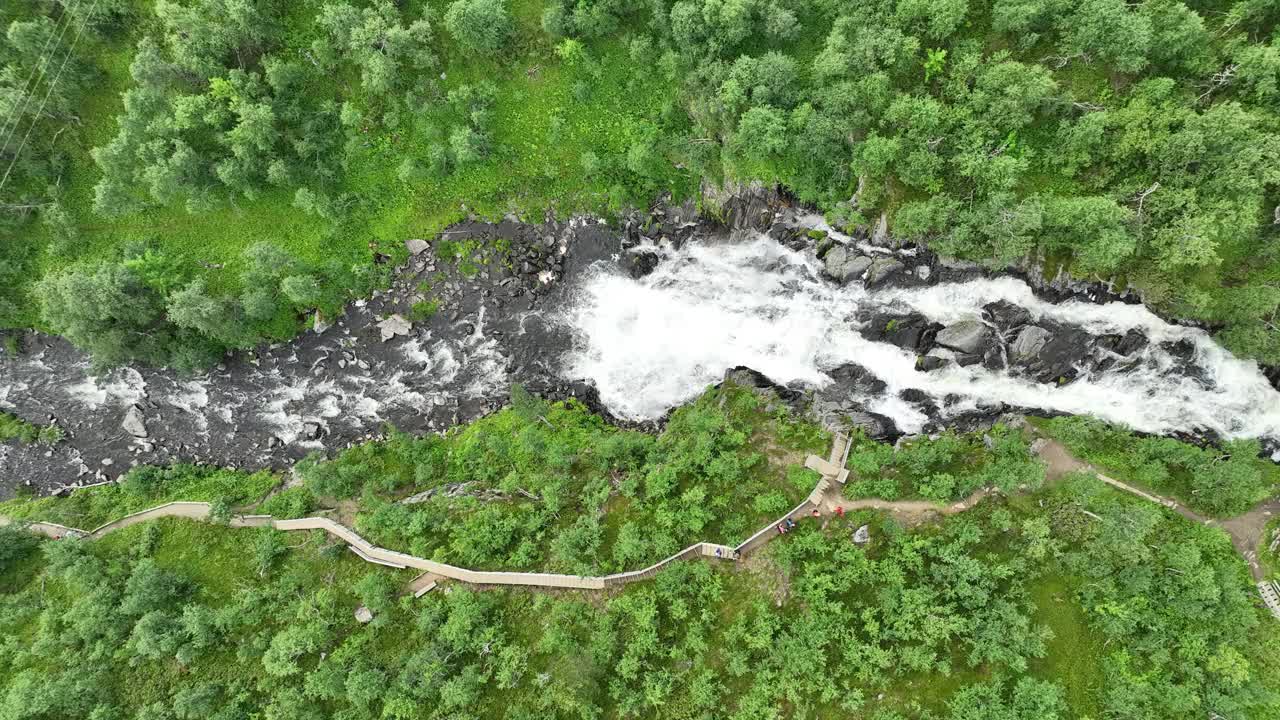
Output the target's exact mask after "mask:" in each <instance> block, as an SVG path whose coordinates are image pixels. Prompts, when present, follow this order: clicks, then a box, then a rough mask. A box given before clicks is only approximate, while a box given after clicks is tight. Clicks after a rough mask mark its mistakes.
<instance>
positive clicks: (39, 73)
mask: <svg viewBox="0 0 1280 720" xmlns="http://www.w3.org/2000/svg"><path fill="white" fill-rule="evenodd" d="M81 2H83V0H81ZM68 7H70V6H68ZM63 19H65V20H66V22H65V23H63V22H62V21H63ZM72 22H73V19H72V17H71V13H70V12H69V11H64V12H63V13H62V17H59V18H58V20H57V22H55V23H54V26H53V30H52V31H50V33H49V36H48V37H46V38H45V39H44V47H42V48H40V52H39V53H38V54H37V56H36V57H37V60H36V65H35V67H33V68H31V75H30V76H28V77H27V80H26V82H24V83H23V84H22V90H21V91H20V92H19V94H18V97H19V98H20V100H19V103H16V104H15V105H14V110H13V116H12V117H9V118H5V121H4V126H3V127H0V132H3V133H4V134H5V138H4V142H0V153H3V152H4V151H5V150H6V149H8V147H9V141H10V140H12V139H13V136H14V133H16V132H17V130H18V126H19V125H21V124H22V116H23V113H25V112H26V109H27V105H28V104H29V103H30V102H31V98H33V97H35V94H36V88H37V87H39V86H40V80H41V78H43V77H44V75H45V71H46V69H47V68H48V67H49V61H50V60H51V59H52V58H53V52H56V50H57V48H56V46H57V45H60V44H62V38H63V36H64V35H66V32H67V28H69V27H71V23H72ZM59 24H61V25H62V29H61V31H59V30H58V25H59ZM55 37H56V38H57V40H54V38H55ZM50 44H53V45H54V46H55V48H54V51H53V52H51V51H50V50H49V45H50ZM11 120H12V121H13V126H12V127H10V126H9V122H10V121H11ZM3 128H9V129H8V130H4V129H3Z"/></svg>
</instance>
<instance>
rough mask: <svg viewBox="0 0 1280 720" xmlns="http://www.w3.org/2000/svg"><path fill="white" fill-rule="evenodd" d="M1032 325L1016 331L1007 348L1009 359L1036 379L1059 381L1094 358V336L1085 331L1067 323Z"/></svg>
mask: <svg viewBox="0 0 1280 720" xmlns="http://www.w3.org/2000/svg"><path fill="white" fill-rule="evenodd" d="M1045 324H1046V323H1044V322H1043V321H1042V322H1041V324H1040V325H1032V326H1028V327H1026V328H1024V329H1023V330H1022V332H1020V333H1018V337H1017V338H1016V339H1015V340H1014V342H1013V345H1012V346H1011V347H1010V349H1009V360H1010V362H1011V363H1012V364H1013V365H1014V366H1016V367H1020V368H1023V370H1024V372H1025V373H1026V374H1027V375H1029V376H1031V377H1034V378H1035V379H1036V380H1038V381H1039V382H1043V383H1056V384H1059V385H1060V384H1063V383H1066V382H1070V381H1072V380H1074V379H1075V378H1076V376H1078V375H1079V374H1080V369H1081V368H1082V367H1089V366H1091V364H1092V363H1093V362H1094V346H1095V343H1096V339H1095V338H1094V336H1092V335H1090V334H1089V332H1088V331H1086V330H1084V329H1081V328H1078V327H1073V326H1070V325H1058V324H1056V323H1055V324H1051V325H1049V326H1048V327H1044V326H1045Z"/></svg>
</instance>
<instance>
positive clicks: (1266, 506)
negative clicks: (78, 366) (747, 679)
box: [0, 434, 1280, 618]
mask: <svg viewBox="0 0 1280 720" xmlns="http://www.w3.org/2000/svg"><path fill="white" fill-rule="evenodd" d="M1033 448H1034V450H1035V452H1036V453H1037V455H1038V456H1039V457H1040V458H1041V459H1042V460H1044V462H1045V466H1046V467H1045V473H1046V480H1047V481H1048V482H1056V481H1057V480H1059V479H1061V478H1062V477H1063V476H1065V475H1067V474H1069V473H1072V472H1077V471H1086V472H1090V473H1093V474H1094V475H1096V476H1097V477H1098V479H1099V480H1101V481H1102V482H1104V483H1106V484H1108V485H1110V486H1112V487H1114V488H1116V489H1118V490H1121V491H1124V492H1127V493H1130V494H1132V495H1135V496H1137V497H1140V498H1142V499H1144V500H1147V501H1149V502H1153V503H1155V504H1158V505H1161V506H1163V507H1166V508H1168V509H1170V510H1173V511H1174V512H1177V513H1178V514H1179V515H1181V516H1183V517H1185V518H1187V519H1188V520H1192V521H1193V522H1197V523H1201V524H1204V525H1209V526H1212V527H1220V528H1222V529H1223V530H1224V531H1226V532H1227V534H1228V535H1229V536H1230V537H1231V542H1232V544H1233V545H1234V547H1235V548H1236V550H1237V551H1238V552H1239V553H1240V555H1241V556H1242V557H1243V558H1244V560H1245V563H1246V564H1247V565H1248V566H1249V570H1250V572H1251V573H1252V575H1253V578H1254V581H1255V582H1256V583H1258V588H1259V592H1260V594H1261V595H1262V596H1263V598H1264V600H1267V599H1268V598H1270V599H1271V600H1276V598H1277V594H1276V593H1275V591H1274V590H1275V589H1274V588H1273V587H1272V586H1271V584H1270V583H1267V582H1264V579H1263V572H1262V567H1261V565H1260V564H1259V563H1258V557H1257V548H1258V546H1259V543H1260V542H1261V541H1262V535H1263V533H1264V532H1265V529H1266V524H1267V522H1268V521H1269V520H1270V519H1271V517H1273V516H1274V514H1275V513H1276V512H1280V498H1276V499H1272V500H1269V501H1267V502H1265V503H1262V504H1260V505H1259V506H1257V507H1255V508H1253V509H1252V510H1250V511H1249V512H1247V513H1244V514H1242V515H1239V516H1236V517H1233V518H1228V519H1225V520H1216V519H1212V518H1206V517H1204V516H1202V515H1200V514H1198V513H1196V512H1195V511H1193V510H1191V509H1190V508H1187V507H1186V506H1185V505H1183V504H1181V503H1179V502H1177V501H1176V500H1172V499H1169V498H1165V497H1160V496H1158V495H1153V494H1151V493H1148V492H1146V491H1143V490H1141V489H1139V488H1136V487H1133V486H1132V485H1129V484H1127V483H1124V482H1121V481H1119V480H1115V479H1114V478H1110V477H1107V476H1105V475H1103V474H1101V473H1099V472H1098V471H1097V469H1096V468H1093V467H1092V466H1090V465H1088V464H1086V463H1083V462H1081V461H1080V460H1078V459H1077V458H1075V457H1074V456H1073V455H1072V454H1071V453H1070V451H1068V450H1067V449H1066V447H1064V446H1063V445H1062V444H1061V443H1059V442H1057V441H1056V440H1050V439H1047V438H1040V439H1038V440H1037V441H1036V442H1035V444H1034V446H1033ZM849 451H850V442H849V439H848V438H847V437H846V436H845V435H843V434H837V435H836V437H835V438H834V441H833V443H832V448H831V452H830V454H829V455H828V457H827V458H819V457H817V456H816V455H810V456H809V457H808V458H807V459H806V460H805V466H806V467H808V468H810V469H813V470H815V471H817V472H818V473H819V474H820V475H821V479H820V480H819V481H818V482H817V484H816V485H815V486H814V488H813V491H812V492H811V493H810V494H809V496H808V497H807V498H806V499H805V500H804V501H803V502H801V503H800V504H799V505H797V506H796V507H794V508H792V509H791V511H789V512H788V513H787V514H785V515H783V516H782V517H780V518H778V519H777V520H774V521H772V522H770V523H769V524H767V525H765V526H764V527H762V528H761V529H760V530H758V531H757V532H756V533H754V534H753V535H751V536H750V537H748V538H747V539H746V540H744V541H743V542H742V543H740V544H738V545H737V546H734V547H730V546H727V545H720V544H717V543H711V542H697V543H694V544H693V545H690V546H689V547H687V548H685V549H684V550H681V551H680V552H678V553H676V554H674V555H672V556H671V557H668V558H666V559H664V560H661V561H659V562H657V563H654V564H653V565H650V566H649V567H646V568H643V569H640V570H633V571H630V572H622V573H615V574H613V575H603V576H586V575H563V574H556V573H527V572H493V571H483V570H472V569H469V568H462V567H457V566H454V565H449V564H446V563H441V562H436V561H434V560H428V559H426V558H420V557H416V556H414V555H409V554H406V553H401V552H397V551H394V550H388V549H386V548H381V547H378V546H376V545H373V544H372V543H370V542H369V541H367V540H365V539H364V538H363V537H361V536H360V535H359V534H357V533H356V532H355V531H354V530H352V529H351V528H349V527H346V526H345V525H342V524H340V523H338V522H335V521H333V520H331V519H329V518H325V517H309V518H299V519H294V520H279V519H276V518H273V517H271V516H270V515H235V516H233V517H232V518H231V520H230V521H229V525H230V526H231V527H237V528H242V527H273V528H276V529H277V530H282V531H309V530H322V531H324V532H326V533H328V534H329V535H330V536H332V537H334V538H336V539H338V540H340V541H342V542H343V543H345V544H346V545H347V546H348V547H349V548H350V549H351V551H352V552H353V553H355V554H356V555H357V556H359V557H360V558H361V559H362V560H364V561H366V562H369V563H374V564H378V565H384V566H388V567H393V568H416V569H418V570H421V571H422V574H421V575H419V576H418V577H417V578H416V579H415V580H414V581H413V582H412V583H411V585H410V587H409V590H410V591H411V592H413V594H415V595H418V596H421V595H422V594H425V593H426V592H429V591H430V590H431V589H433V588H435V587H436V585H437V583H438V582H439V581H440V580H445V579H449V580H455V581H458V582H463V583H468V584H472V585H488V586H493V585H508V586H528V587H538V588H555V589H578V590H604V589H607V588H611V587H617V586H620V585H626V584H628V583H632V582H638V581H642V580H647V579H649V578H651V577H653V576H654V575H656V574H657V573H658V571H660V570H661V569H662V568H664V567H666V566H667V565H668V564H670V563H673V562H676V561H680V560H688V559H694V558H708V559H716V560H721V561H728V562H736V561H738V560H740V559H741V558H742V557H744V556H745V555H747V554H749V553H751V552H754V551H755V550H757V549H759V548H760V547H762V546H764V545H765V544H767V543H768V542H770V541H771V540H773V539H774V538H776V537H779V536H780V533H779V532H778V530H777V529H778V528H779V527H780V526H783V525H785V524H786V523H787V522H788V521H789V520H790V521H797V520H802V519H804V518H824V517H830V516H832V515H835V514H836V513H837V510H839V511H840V512H849V511H854V510H883V511H885V512H889V513H892V514H894V515H895V517H897V518H898V519H899V520H900V521H902V522H904V524H907V525H915V524H919V523H921V522H924V521H927V520H930V519H933V518H934V517H936V516H941V515H954V514H957V513H961V512H964V511H966V510H968V509H970V508H972V507H973V506H975V505H976V504H978V503H979V502H981V501H982V499H983V498H985V497H987V496H988V495H991V494H993V493H994V492H995V491H994V490H993V489H990V488H984V489H981V490H978V491H976V492H974V493H973V494H972V495H970V496H969V497H967V498H964V499H963V500H960V501H957V502H953V503H949V504H942V503H933V502H928V501H924V500H893V501H890V500H881V499H877V498H854V499H849V498H846V497H844V494H843V485H844V481H845V480H847V478H848V475H849V471H848V470H847V469H846V464H847V460H848V456H849ZM211 510H212V508H211V506H210V504H209V503H204V502H172V503H167V504H165V505H161V506H158V507H154V508H150V509H148V510H143V511H142V512H138V513H134V514H132V515H129V516H126V517H123V518H121V519H119V520H115V521H113V522H110V523H107V524H106V525H103V526H101V527H98V528H95V529H93V530H81V529H78V528H70V527H66V526H64V525H58V524H56V523H49V522H30V523H21V522H19V521H16V520H13V519H10V518H6V517H4V516H0V526H5V525H11V524H21V525H23V527H25V528H26V529H27V530H29V531H31V532H34V533H37V534H40V535H44V536H46V537H49V538H53V539H61V538H68V537H71V538H85V539H97V538H101V537H103V536H105V535H107V534H109V533H112V532H115V531H117V530H122V529H124V528H127V527H130V526H133V525H137V524H139V523H142V522H147V521H150V520H155V519H159V518H183V519H188V520H197V521H209V519H210V514H211ZM1269 591H1270V594H1268V593H1269ZM1267 605H1268V607H1269V608H1270V609H1271V610H1272V613H1273V614H1275V615H1276V617H1277V618H1280V600H1276V601H1275V602H1271V601H1268V602H1267Z"/></svg>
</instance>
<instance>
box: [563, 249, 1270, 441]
mask: <svg viewBox="0 0 1280 720" xmlns="http://www.w3.org/2000/svg"><path fill="white" fill-rule="evenodd" d="M997 300H1006V301H1008V302H1011V303H1014V304H1016V305H1019V306H1021V307H1023V308H1026V309H1027V310H1028V311H1030V313H1031V314H1032V316H1033V317H1034V318H1037V319H1039V318H1048V319H1052V320H1055V321H1058V322H1061V323H1066V324H1071V325H1075V326H1078V327H1081V328H1083V329H1085V330H1087V331H1088V332H1090V333H1093V334H1103V333H1123V332H1126V331H1127V330H1130V329H1136V330H1139V331H1141V332H1142V333H1143V334H1145V335H1146V336H1147V337H1148V338H1149V339H1150V340H1151V341H1152V342H1153V343H1160V342H1165V341H1177V340H1187V341H1190V343H1191V344H1192V346H1193V347H1194V348H1195V357H1194V359H1193V362H1195V364H1196V365H1197V366H1199V367H1200V368H1202V369H1203V371H1204V372H1203V373H1202V375H1203V379H1197V378H1194V377H1189V376H1185V375H1180V374H1178V373H1176V372H1171V368H1172V367H1173V366H1174V364H1175V358H1173V357H1172V356H1171V355H1169V354H1168V353H1167V352H1165V351H1164V350H1163V349H1161V348H1160V347H1159V346H1158V345H1155V344H1153V345H1151V346H1149V347H1148V348H1147V349H1145V350H1144V351H1142V356H1141V361H1140V362H1139V363H1138V365H1137V367H1135V368H1134V369H1132V370H1128V371H1125V372H1103V373H1096V374H1088V373H1086V374H1084V375H1082V376H1081V377H1079V378H1078V379H1077V380H1075V381H1074V382H1072V383H1069V384H1066V385H1063V386H1057V385H1051V384H1042V383H1037V382H1035V381H1033V380H1029V379H1025V378H1020V377H1015V376H1012V375H1009V374H1007V373H1005V372H1004V371H991V370H988V369H986V368H983V367H982V366H980V365H977V366H969V367H958V366H947V367H945V368H942V369H939V370H935V371H933V372H922V371H919V370H917V369H916V364H915V363H916V357H915V354H914V353H912V352H909V351H907V350H903V349H901V348H898V347H896V346H893V345H890V344H887V343H880V342H873V341H869V340H866V339H864V338H863V337H862V336H861V335H860V334H859V333H858V327H859V326H860V325H861V323H862V322H863V321H864V320H865V319H866V318H867V317H868V315H869V313H870V312H871V311H873V310H877V309H886V308H896V309H899V310H902V311H915V312H918V313H920V314H922V315H924V316H926V317H928V318H929V319H931V320H935V321H937V322H941V323H944V324H945V323H948V322H953V321H955V320H960V319H964V318H976V317H979V316H980V314H981V312H982V310H981V309H982V306H983V305H985V304H987V303H990V302H994V301H997ZM561 320H562V321H563V322H565V323H566V324H567V325H568V326H569V327H570V328H571V329H572V330H573V332H574V334H575V337H576V338H577V343H576V347H575V348H574V350H573V351H572V352H571V353H570V355H569V357H568V358H567V363H566V364H567V372H568V374H569V375H571V376H573V377H576V378H586V379H590V380H592V381H593V382H594V383H595V384H596V387H597V389H598V390H599V392H600V396H601V400H602V401H603V402H604V403H605V404H606V405H607V406H608V407H609V408H610V410H611V411H613V412H614V413H615V414H617V415H619V416H622V417H626V418H630V419H651V418H656V417H659V416H661V415H662V414H663V413H665V412H666V411H667V410H668V409H670V408H672V407H675V406H677V405H679V404H681V403H683V402H686V401H688V400H690V399H691V398H693V397H695V396H697V395H698V394H699V393H700V392H702V390H703V389H705V388H706V387H707V386H708V385H710V384H712V383H715V382H717V381H719V379H720V378H721V377H722V376H723V374H724V371H725V370H726V369H727V368H730V367H734V366H737V365H745V366H748V367H751V368H753V369H755V370H758V371H760V372H762V373H764V374H765V375H767V376H769V377H770V378H771V379H773V380H774V381H776V382H781V383H792V382H801V383H806V384H809V385H812V386H817V387H823V386H826V385H827V384H829V383H831V382H832V380H831V378H830V376H829V375H828V374H827V372H828V371H829V370H831V369H833V368H835V367H836V366H839V365H841V364H844V363H857V364H859V365H861V366H863V367H865V368H867V369H868V370H869V371H871V372H872V373H873V374H874V375H876V376H877V377H879V378H880V379H881V380H883V381H884V382H885V383H886V384H887V386H888V387H887V390H886V391H885V393H884V394H883V395H881V396H879V397H876V398H868V401H869V405H870V407H871V409H873V410H875V411H877V412H881V413H883V414H885V415H887V416H889V417H891V418H893V420H894V421H895V422H896V423H897V424H898V426H899V427H900V428H901V429H903V430H904V431H907V432H912V431H916V430H918V429H919V428H920V427H921V426H922V425H923V423H924V422H925V420H926V418H925V416H924V415H923V414H922V413H920V412H919V410H918V409H916V408H914V407H912V406H911V404H910V403H906V402H903V401H902V400H900V399H899V398H897V393H898V392H900V391H902V390H906V389H911V388H914V389H919V390H922V391H924V392H925V393H927V394H928V395H929V396H931V397H933V398H935V399H939V400H940V399H942V398H944V397H946V396H948V395H952V396H957V397H959V398H960V401H959V402H955V403H951V404H948V405H947V406H946V409H945V412H946V413H951V414H954V413H958V412H961V411H964V410H968V409H972V408H974V407H979V406H982V405H984V404H987V403H991V402H995V401H999V402H1004V403H1008V404H1010V405H1016V406H1023V407H1032V408H1040V409H1044V410H1051V411H1061V412H1067V413H1073V414H1090V415H1095V416H1097V417H1100V418H1103V419H1105V420H1109V421H1111V422H1116V423H1122V424H1125V425H1128V426H1130V427H1132V428H1135V429H1138V430H1142V431H1147V432H1156V433H1169V432H1173V431H1189V430H1197V429H1198V430H1209V431H1212V432H1215V433H1218V434H1220V435H1223V436H1225V437H1270V438H1280V393H1277V392H1276V391H1275V390H1274V389H1272V388H1271V386H1270V385H1269V384H1268V382H1267V380H1266V378H1264V377H1263V375H1262V373H1261V372H1260V371H1259V370H1258V367H1257V365H1256V363H1253V362H1251V361H1245V360H1241V359H1239V358H1236V357H1234V356H1232V355H1231V353H1229V352H1227V351H1226V350H1224V349H1223V348H1221V347H1220V346H1218V345H1217V344H1216V343H1214V342H1213V340H1212V339H1210V338H1209V336H1208V335H1207V334H1206V333H1205V332H1204V331H1202V330H1199V329H1196V328H1188V327H1182V326H1177V325H1171V324H1169V323H1167V322H1165V321H1164V320H1162V319H1160V318H1159V317H1157V316H1156V315H1154V314H1153V313H1151V312H1150V311H1149V310H1147V309H1146V308H1145V307H1143V306H1141V305H1128V304H1123V303H1109V304H1103V305H1096V304H1091V303H1084V302H1064V303H1061V304H1054V303H1050V302H1046V301H1043V300H1040V299H1039V298H1037V297H1036V296H1035V295H1034V293H1032V291H1031V288H1030V287H1028V286H1027V285H1026V283H1024V282H1023V281H1021V280H1018V279H1015V278H1009V277H1003V278H994V279H979V280H973V281H969V282H964V283H952V284H939V285H935V286H931V287H926V288H896V289H885V290H881V291H875V290H870V291H869V290H867V289H866V288H865V287H863V286H862V285H861V284H859V283H851V284H849V285H845V286H838V285H835V284H834V283H830V282H828V281H825V280H823V279H821V277H820V275H819V265H818V261H817V260H816V259H815V258H813V257H812V256H811V255H808V254H803V253H798V252H793V251H791V250H788V249H786V248H785V247H783V246H781V245H780V244H778V243H777V242H775V241H774V240H772V239H769V238H767V237H764V236H759V237H756V238H754V239H751V240H748V241H745V242H739V243H725V244H717V243H712V242H695V243H690V244H689V245H687V246H686V247H685V248H683V249H681V250H679V251H675V252H666V253H665V254H664V258H663V261H662V262H661V263H660V264H659V266H658V268H657V269H656V270H655V271H654V272H653V273H651V274H650V275H648V276H646V277H644V278H641V279H639V280H636V279H632V278H630V277H627V276H625V275H622V274H621V273H620V272H618V271H617V270H616V269H613V268H610V267H608V266H604V265H601V266H598V267H597V268H595V269H593V271H592V273H591V274H590V275H589V276H588V277H587V278H585V282H584V283H583V286H582V287H581V288H580V290H579V291H578V292H577V294H576V295H575V297H574V298H573V301H572V302H570V303H569V304H568V306H567V308H566V310H565V311H564V313H563V317H562V318H561ZM939 404H940V405H941V404H942V403H939Z"/></svg>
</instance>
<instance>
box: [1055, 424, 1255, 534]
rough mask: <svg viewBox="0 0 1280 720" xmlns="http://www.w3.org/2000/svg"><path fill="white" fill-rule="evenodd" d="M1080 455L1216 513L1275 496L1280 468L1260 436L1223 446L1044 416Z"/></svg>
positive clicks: (1238, 509) (1119, 475) (1118, 475)
mask: <svg viewBox="0 0 1280 720" xmlns="http://www.w3.org/2000/svg"><path fill="white" fill-rule="evenodd" d="M1039 424H1040V425H1041V426H1042V427H1043V428H1044V429H1045V430H1046V431H1047V432H1049V433H1050V434H1051V435H1053V436H1054V437H1055V438H1057V439H1058V440H1060V441H1062V443H1063V444H1064V445H1066V446H1067V447H1068V448H1069V449H1070V450H1071V451H1072V452H1073V453H1075V454H1076V455H1077V456H1078V457H1080V458H1082V459H1084V460H1087V461H1089V462H1091V463H1095V464H1096V465H1098V466H1099V467H1100V468H1101V469H1102V470H1103V471H1104V472H1107V473H1114V474H1115V475H1116V479H1118V480H1123V481H1125V482H1133V483H1136V484H1138V485H1140V486H1143V487H1147V488H1150V489H1152V490H1153V491H1155V492H1157V493H1165V494H1169V495H1172V496H1174V497H1176V498H1178V499H1179V500H1181V501H1182V502H1184V503H1186V504H1187V505H1188V506H1189V507H1191V508H1193V509H1195V510H1198V511H1200V512H1203V513H1206V514H1208V515H1211V516H1215V517H1229V516H1232V515H1238V514H1240V513H1242V512H1244V511H1246V510H1248V509H1249V508H1250V507H1252V506H1254V505H1256V504H1257V503H1259V502H1261V501H1262V500H1263V499H1265V498H1267V497H1270V496H1271V495H1273V494H1274V493H1275V492H1276V489H1277V486H1278V485H1280V469H1278V468H1276V466H1275V465H1274V464H1272V463H1270V462H1267V461H1266V460H1265V459H1262V458H1260V457H1259V453H1260V452H1261V447H1260V446H1259V444H1258V442H1257V441H1253V440H1237V441H1232V442H1227V443H1224V444H1223V445H1222V447H1221V448H1216V447H1212V446H1210V447H1203V448H1201V447H1196V446H1195V445H1190V444H1188V443H1184V442H1180V441H1178V440H1175V439H1173V438H1163V437H1139V436H1138V435H1136V434H1135V433H1133V432H1131V431H1129V430H1126V429H1124V428H1120V427H1115V426H1111V425H1108V424H1106V423H1104V422H1102V421H1101V420H1097V419H1094V418H1089V417H1060V418H1052V419H1049V420H1043V421H1039Z"/></svg>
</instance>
